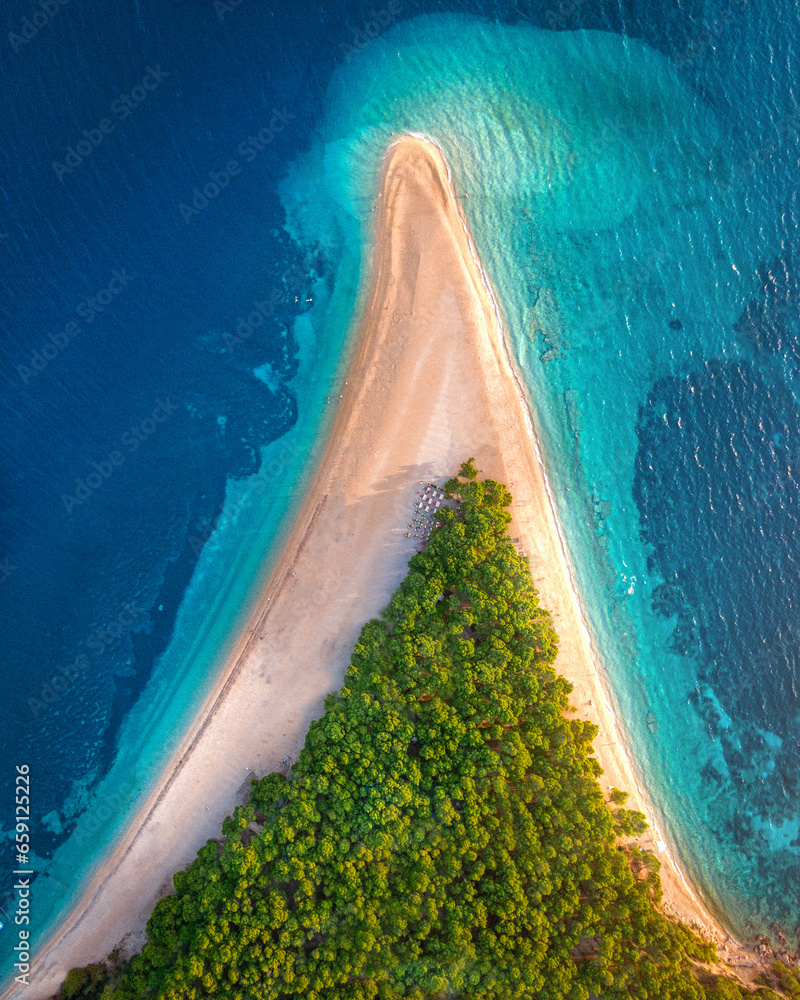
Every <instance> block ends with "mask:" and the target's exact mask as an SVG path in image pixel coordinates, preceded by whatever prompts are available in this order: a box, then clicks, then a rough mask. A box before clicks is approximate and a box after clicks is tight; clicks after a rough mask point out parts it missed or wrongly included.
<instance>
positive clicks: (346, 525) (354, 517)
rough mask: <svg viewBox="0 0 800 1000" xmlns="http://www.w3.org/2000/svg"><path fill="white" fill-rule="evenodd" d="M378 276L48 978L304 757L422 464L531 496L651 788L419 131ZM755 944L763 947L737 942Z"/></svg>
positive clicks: (678, 906)
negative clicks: (179, 729)
mask: <svg viewBox="0 0 800 1000" xmlns="http://www.w3.org/2000/svg"><path fill="white" fill-rule="evenodd" d="M374 215H375V223H374V234H373V245H372V248H371V258H370V265H369V266H370V277H369V284H368V286H367V292H366V294H365V296H364V298H363V299H362V307H361V312H360V315H359V316H358V317H356V318H355V320H354V322H355V324H356V326H355V328H354V330H353V331H352V334H351V336H350V338H349V343H350V356H349V358H348V360H347V373H346V376H345V383H344V386H343V389H342V398H341V399H339V400H335V404H334V403H332V405H335V407H336V410H335V414H334V415H333V419H332V422H331V427H330V430H329V435H328V440H327V443H326V445H325V447H324V449H323V450H322V453H321V456H320V458H319V460H318V465H317V468H316V470H315V472H314V474H313V477H312V479H311V483H310V486H309V489H308V492H307V495H306V497H305V499H304V501H303V503H302V505H301V507H300V509H299V512H298V513H297V516H296V520H295V523H294V525H293V527H292V528H291V530H290V532H289V534H288V536H287V538H286V541H285V544H284V546H283V548H282V551H281V553H280V555H279V557H278V559H277V561H276V564H275V567H274V570H273V572H272V574H271V576H270V578H269V580H268V582H267V584H266V585H265V588H264V590H263V592H262V594H261V596H260V599H259V602H258V606H257V610H256V611H255V612H254V615H253V617H252V619H251V621H250V622H249V623H248V625H247V628H246V629H245V631H244V632H243V634H242V635H241V637H240V639H239V642H238V645H237V648H236V649H235V651H234V653H233V654H232V656H231V657H230V660H229V662H228V663H227V665H226V667H225V669H224V671H223V672H222V674H221V676H220V679H219V682H218V684H217V686H216V688H215V689H214V691H213V692H212V693H211V694H210V695H209V697H208V699H207V700H206V702H205V704H204V705H203V707H202V710H201V711H200V713H199V714H198V716H197V718H196V719H195V722H194V724H193V726H192V728H191V729H190V731H189V732H187V734H186V735H185V738H184V740H183V742H182V745H181V747H180V748H179V750H178V752H177V753H176V755H175V757H174V759H173V760H172V761H171V763H170V765H169V767H168V768H167V769H166V771H165V773H164V774H163V776H162V779H161V781H160V783H159V785H158V787H157V788H156V789H155V791H154V792H153V794H152V795H151V797H150V799H149V800H148V801H147V803H146V804H145V805H144V807H143V809H142V810H141V812H140V813H139V815H138V816H137V817H136V818H135V820H134V822H133V823H132V824H131V825H130V827H129V828H128V830H127V831H126V833H125V834H124V836H123V837H122V838H121V839H120V841H119V842H118V844H117V846H116V848H115V850H114V851H113V853H112V854H111V855H110V856H109V857H108V858H107V860H106V861H105V863H104V864H103V865H102V867H101V868H100V870H99V871H98V872H97V873H96V874H95V876H94V878H93V880H92V882H91V884H90V885H89V886H88V888H87V890H86V892H85V894H84V896H83V898H82V899H81V901H80V903H79V904H78V906H77V907H76V908H75V909H74V911H73V912H72V914H71V915H70V916H69V917H68V919H67V920H66V921H65V922H64V923H63V924H62V926H61V927H60V928H59V930H58V932H57V933H56V934H55V935H54V936H53V937H52V938H51V940H50V941H49V942H48V943H47V945H46V946H45V947H44V948H42V949H40V950H39V951H38V953H34V955H33V957H32V963H33V965H32V968H33V974H32V977H31V986H30V987H24V986H16V985H13V984H12V988H11V989H9V990H7V991H6V993H4V994H3V996H13V997H17V996H18V997H22V996H24V997H26V998H27V1000H40V998H45V997H48V996H50V995H52V994H53V993H54V992H55V990H56V989H57V987H58V985H59V984H60V983H61V982H62V981H63V978H64V976H65V974H66V972H67V971H68V969H69V968H71V967H73V966H76V965H84V964H87V963H89V962H92V961H97V960H100V959H103V958H104V957H105V956H106V955H108V953H109V952H110V951H111V950H112V948H114V947H115V946H116V945H117V944H119V943H120V942H121V941H125V943H126V947H127V948H128V949H135V948H138V946H139V945H140V944H141V943H142V941H143V932H144V927H145V923H146V921H147V917H148V915H149V913H150V910H151V909H152V907H153V905H154V903H155V902H156V900H157V899H158V898H160V897H161V896H163V895H165V894H167V893H168V892H169V891H170V890H171V887H172V882H171V878H172V874H173V873H174V872H175V871H177V870H179V869H181V868H182V867H184V866H185V865H186V864H188V863H189V862H190V861H191V860H192V858H193V857H194V855H195V853H196V852H197V850H198V848H199V847H201V846H202V845H203V844H204V843H205V842H206V840H207V839H208V838H210V837H214V836H218V835H219V830H220V824H221V822H222V819H223V818H224V817H225V815H227V814H228V813H229V812H230V811H231V809H232V807H233V805H234V802H235V801H236V799H237V795H240V796H241V795H242V794H243V793H244V786H245V784H246V782H247V781H248V780H249V776H250V775H251V774H254V775H258V776H260V775H262V774H264V773H266V772H268V771H271V770H276V769H280V768H281V767H282V765H281V761H282V760H283V759H284V758H287V757H292V758H296V757H297V754H298V751H299V749H300V747H301V746H302V744H303V740H304V738H305V734H306V731H307V729H308V726H309V723H310V722H311V720H312V719H314V718H316V717H318V716H319V715H321V714H322V711H323V702H324V699H325V696H326V695H327V694H328V693H329V692H331V691H334V690H336V689H337V688H338V687H339V686H340V685H341V681H342V677H343V675H344V672H345V670H346V669H347V666H348V663H349V658H350V653H351V651H352V648H353V645H354V643H355V641H356V639H357V637H358V633H359V630H360V628H361V626H362V624H363V623H364V622H366V621H367V620H369V619H370V618H372V617H375V616H377V615H378V614H379V613H380V612H381V610H382V609H383V608H384V607H385V606H386V604H387V603H388V601H389V598H390V596H391V593H392V591H393V590H394V588H395V587H396V586H397V584H398V583H399V582H400V580H401V579H402V577H403V576H404V574H405V569H406V563H407V561H408V559H409V558H410V557H411V556H412V555H413V554H414V552H415V551H416V549H417V547H418V546H419V545H420V543H419V541H418V540H416V539H415V538H414V537H409V534H408V524H409V522H410V521H411V519H412V513H413V509H414V504H415V502H416V500H417V499H418V497H417V491H418V490H420V489H421V488H424V487H421V486H420V484H421V483H423V484H424V483H439V484H443V483H444V482H445V481H446V480H447V479H448V478H449V477H450V476H451V475H453V474H454V473H455V472H456V471H457V470H458V468H459V466H460V464H461V462H462V461H463V460H464V459H466V458H467V457H468V456H470V455H472V456H475V460H476V465H477V466H478V468H479V469H480V470H481V473H482V474H483V475H484V476H491V477H492V478H494V479H498V480H500V481H502V482H504V483H506V484H507V485H508V487H509V489H510V490H511V493H512V494H513V496H514V504H513V508H512V514H513V524H512V531H511V533H512V536H513V537H514V538H515V541H516V543H517V545H518V548H519V549H520V551H522V552H524V553H525V554H526V555H527V556H528V558H529V562H530V568H531V571H532V574H533V577H534V580H535V582H536V586H537V587H538V589H539V591H540V594H541V599H542V603H543V605H544V606H545V607H546V608H548V609H549V611H550V612H551V614H552V616H553V620H554V624H555V627H556V629H557V631H558V633H559V636H560V640H561V644H560V651H559V655H558V660H557V662H556V669H557V670H558V671H559V672H560V673H561V674H563V675H564V676H566V677H567V678H568V679H569V680H570V681H571V682H572V683H573V685H574V688H575V689H574V692H573V695H572V703H573V705H574V707H575V711H576V712H577V714H579V715H580V716H581V717H583V718H589V719H591V720H592V721H594V722H595V723H596V724H597V725H598V727H599V734H598V737H597V740H596V742H595V747H596V751H597V756H598V758H599V760H600V763H601V765H602V767H603V769H604V772H605V774H604V776H603V779H602V781H603V783H604V786H616V787H619V788H622V789H625V790H627V791H629V792H630V793H631V798H630V800H629V803H628V804H629V806H630V807H632V808H638V809H641V810H642V811H644V812H645V813H646V814H647V815H648V816H649V815H650V811H649V810H648V808H647V805H646V802H645V801H644V798H643V796H642V794H641V793H640V792H639V790H638V789H637V781H636V777H635V772H634V769H633V767H632V766H631V762H630V761H629V760H628V758H627V756H626V754H625V751H624V747H623V745H622V743H621V741H620V739H619V738H618V732H617V728H616V724H615V720H614V718H613V714H612V712H611V710H610V707H609V705H610V703H609V701H608V699H607V697H606V694H605V692H604V690H603V687H602V684H601V680H600V676H599V673H598V667H597V665H596V664H595V662H594V660H593V658H592V653H591V648H590V643H589V638H588V634H587V631H586V629H585V626H584V624H583V620H582V617H581V612H580V606H579V602H578V598H577V596H576V594H575V590H574V587H573V585H572V580H571V575H570V572H569V566H568V561H567V559H566V556H565V552H564V548H563V544H562V539H561V536H560V533H559V529H558V525H557V522H556V519H555V515H554V512H553V507H552V504H551V500H550V497H549V496H548V489H547V484H546V480H545V477H544V473H543V470H542V465H541V462H540V456H539V454H538V451H537V445H536V441H535V438H534V435H533V431H532V427H531V422H530V416H529V413H528V410H527V407H526V403H525V399H524V395H523V392H522V389H521V386H520V383H519V381H518V379H517V378H516V376H515V373H514V370H513V365H512V363H511V361H510V359H509V357H508V355H507V353H506V349H505V346H504V343H503V340H502V336H501V329H500V325H499V322H498V320H499V310H498V307H497V304H496V302H495V300H494V298H493V296H492V294H491V290H490V287H489V285H488V282H487V280H486V278H485V276H484V275H483V274H482V271H481V269H480V266H479V263H478V261H477V257H476V256H475V254H474V252H473V248H472V246H471V242H470V239H469V235H468V232H467V229H466V226H465V223H464V219H463V215H462V212H461V208H460V203H459V197H458V195H457V193H456V192H455V191H454V190H453V186H452V183H451V181H450V178H449V175H448V171H447V167H446V164H445V163H444V160H443V159H442V157H441V155H440V153H439V152H438V150H437V149H436V147H435V146H434V145H433V144H432V143H430V142H428V141H426V140H424V139H423V138H422V137H403V138H402V139H400V140H398V141H397V142H396V143H395V144H394V145H393V146H392V147H391V149H390V150H389V151H388V153H387V156H386V160H385V164H384V171H383V177H382V182H381V189H380V193H379V195H378V193H377V192H376V207H375V210H374ZM657 836H658V835H657V833H651V834H648V836H647V837H646V838H645V839H644V844H645V846H648V847H650V848H651V849H653V850H661V857H662V861H663V862H664V866H663V869H662V878H663V883H664V897H665V909H666V910H667V911H668V912H669V913H671V914H674V915H675V916H677V917H679V918H681V919H682V920H684V921H686V922H687V923H689V924H691V925H694V926H696V927H698V928H699V929H700V930H701V931H702V932H703V933H705V934H706V935H707V936H709V937H713V938H715V939H716V940H717V942H718V943H719V944H720V945H721V946H726V945H727V946H730V948H731V951H729V952H727V953H726V952H724V951H722V954H723V956H724V957H727V958H729V960H731V961H732V962H733V964H737V959H736V956H737V954H739V950H738V949H737V948H736V947H735V943H734V942H732V941H730V939H729V938H728V937H727V935H726V934H725V932H724V931H723V929H722V928H721V927H720V926H719V925H718V924H717V923H716V921H715V920H714V919H713V918H712V916H711V915H710V914H709V913H708V912H707V911H706V909H705V908H704V906H703V905H702V903H701V901H700V900H699V898H698V897H697V895H696V894H695V893H694V892H693V891H692V890H691V888H690V887H689V886H688V885H687V884H686V883H685V882H684V880H683V879H682V877H681V875H680V872H679V871H678V869H677V867H676V866H675V864H674V863H673V861H672V859H671V856H670V853H669V850H664V849H663V848H664V845H661V844H659V843H657V842H656V841H657ZM738 961H740V962H741V964H746V963H747V964H749V961H750V957H749V956H746V955H745V954H744V952H741V953H740V958H739V959H738Z"/></svg>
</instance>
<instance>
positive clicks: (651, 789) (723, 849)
mask: <svg viewBox="0 0 800 1000" xmlns="http://www.w3.org/2000/svg"><path fill="white" fill-rule="evenodd" d="M403 132H418V133H423V134H425V135H427V136H429V137H430V138H432V139H433V140H434V141H435V142H436V143H437V144H438V145H439V146H440V147H441V148H442V149H443V151H444V153H445V156H446V158H447V160H448V162H449V164H450V166H451V169H452V172H453V175H454V178H455V181H456V186H457V189H458V191H459V192H460V193H464V194H465V195H468V198H465V200H464V201H463V205H464V209H465V212H466V215H467V218H468V221H469V224H470V226H471V229H472V232H473V235H474V239H475V243H476V246H477V249H478V252H479V254H480V256H481V258H482V261H483V263H484V265H485V268H486V270H487V272H488V274H489V276H490V279H491V281H492V282H493V284H494V286H495V289H496V291H497V293H498V298H499V301H500V303H501V305H502V309H503V313H504V322H505V326H506V333H507V336H508V337H509V339H510V342H511V345H512V349H513V352H514V354H515V356H516V358H517V362H518V365H519V367H520V370H521V372H522V374H523V378H524V382H525V385H526V387H527V391H528V392H529V396H530V400H531V401H532V407H531V408H532V412H533V417H534V423H535V426H536V429H537V433H538V435H539V438H540V443H541V445H542V450H543V453H544V455H545V461H546V466H547V472H548V475H549V478H550V482H551V484H552V486H553V491H554V495H555V498H556V504H557V508H558V514H559V517H560V520H561V522H562V525H563V528H564V531H565V534H566V538H567V541H568V547H569V550H570V554H571V558H572V561H573V563H574V571H575V575H576V579H577V582H578V586H579V591H580V593H581V596H582V602H583V604H584V610H585V613H586V615H587V618H588V623H589V625H590V631H591V633H592V636H593V639H594V643H595V646H596V650H597V652H598V659H599V662H600V664H601V668H602V670H603V671H605V672H606V674H607V678H608V681H609V687H610V690H611V694H612V698H613V700H614V702H615V705H616V708H617V711H618V714H619V716H620V718H621V719H622V721H623V726H624V729H625V738H626V740H627V741H628V743H629V748H630V750H631V753H632V756H633V757H634V759H635V760H636V762H637V763H638V766H639V769H640V779H641V781H642V784H643V785H644V786H645V787H646V789H647V792H648V794H649V796H650V797H651V800H652V801H653V803H654V806H655V813H656V816H655V819H656V821H657V824H658V826H659V829H660V831H661V833H662V834H663V835H665V836H666V839H667V840H668V842H669V843H670V844H671V845H672V847H673V848H675V849H676V850H677V852H678V854H679V855H680V857H681V859H682V863H683V865H684V867H685V868H686V869H688V872H689V874H690V876H691V878H692V879H693V880H694V881H695V882H696V884H697V885H698V886H699V887H700V888H701V890H702V892H703V894H704V895H705V896H706V898H707V900H708V901H709V903H710V905H711V906H712V907H713V908H714V909H716V910H717V912H719V913H722V914H724V916H725V920H726V921H727V923H728V924H729V926H732V927H733V928H734V929H736V930H742V929H743V928H744V925H745V923H746V921H748V920H749V921H752V922H753V923H754V924H755V925H756V926H764V925H765V924H766V922H767V921H768V920H769V919H770V918H771V917H773V916H774V913H773V911H772V910H771V901H774V900H775V899H776V898H777V897H776V894H777V893H779V892H780V887H779V885H763V884H762V885H759V886H758V887H756V888H755V889H754V887H753V878H754V871H755V869H754V867H753V859H752V857H748V856H747V855H746V854H745V853H744V852H742V851H740V850H739V849H738V848H737V847H736V846H735V845H734V844H733V843H732V841H731V840H730V839H729V837H728V835H727V833H726V830H725V829H724V826H725V823H726V822H727V821H728V820H729V819H730V818H731V817H733V816H735V815H736V812H737V810H738V809H739V808H740V804H739V802H738V801H737V797H736V791H735V789H734V786H733V785H732V784H731V783H730V782H728V783H727V785H726V786H725V787H724V788H723V790H722V792H720V793H718V794H716V797H715V801H714V802H713V803H710V802H709V801H708V796H707V792H706V790H704V787H703V786H702V783H701V780H700V777H699V775H698V766H699V765H698V762H706V761H714V762H715V765H716V767H717V769H718V771H719V773H720V774H722V775H725V774H726V772H727V768H726V764H725V761H724V759H723V758H722V756H721V754H720V753H719V750H718V747H717V745H716V744H715V743H714V741H713V739H712V738H711V737H710V736H709V733H708V731H707V729H706V727H705V726H704V725H703V723H702V722H701V720H700V718H699V717H698V715H697V713H696V712H695V711H694V709H693V708H692V707H691V706H690V704H689V702H688V700H687V691H692V690H693V689H694V688H695V687H696V685H697V679H696V677H695V676H694V673H693V667H692V663H691V661H689V660H686V659H684V658H682V657H680V656H677V655H674V654H672V653H670V652H668V651H667V644H668V641H669V637H670V633H671V632H672V630H673V628H674V622H671V621H669V620H667V619H664V618H657V617H656V616H655V615H654V614H653V612H652V610H651V605H650V598H651V594H652V591H653V589H654V587H655V586H657V585H658V584H659V583H660V582H661V580H660V579H658V578H653V576H652V574H651V573H650V572H649V571H648V567H647V556H648V552H647V550H646V549H645V547H644V545H643V543H642V542H641V540H640V536H639V520H638V512H637V509H636V505H635V503H634V500H633V496H632V484H633V475H634V459H635V455H636V450H637V446H638V439H637V435H636V424H637V419H638V414H639V407H640V406H641V405H642V404H643V403H644V402H645V400H646V397H647V393H648V391H649V389H650V388H651V386H652V384H653V382H654V381H655V380H656V379H658V378H660V377H663V376H666V375H683V374H685V373H686V372H687V371H689V370H690V369H691V368H692V366H693V365H696V364H697V363H698V361H699V359H702V358H706V357H709V356H712V355H716V356H722V357H729V358H730V357H735V356H736V354H737V351H738V350H739V348H738V347H737V344H736V342H735V340H734V338H733V335H732V333H731V327H732V324H733V322H734V321H735V320H736V318H737V317H738V316H739V315H740V313H741V311H742V308H743V306H744V304H745V303H746V301H747V299H748V297H749V295H750V294H751V290H750V288H749V287H748V281H749V280H750V279H749V276H751V275H752V274H753V270H754V267H755V264H756V253H757V252H758V251H759V249H760V248H759V241H760V237H759V234H758V220H757V218H756V217H755V215H754V213H752V212H751V213H750V215H749V216H748V215H747V214H746V213H745V212H743V211H742V199H743V198H744V197H745V192H744V191H743V190H742V185H741V183H737V184H733V185H731V184H730V183H729V180H730V178H731V176H732V175H734V174H735V171H736V163H735V162H734V161H732V160H731V159H730V158H729V154H728V152H727V151H726V150H727V142H726V137H725V133H724V128H723V127H722V125H721V124H720V123H719V122H717V121H715V119H714V117H713V115H712V114H711V113H710V112H709V111H708V110H706V109H704V107H703V106H702V103H701V102H700V101H699V100H698V98H697V96H696V95H695V94H694V93H693V92H692V91H690V90H689V89H688V88H687V87H686V86H685V85H684V84H683V83H682V82H681V80H680V79H679V77H678V75H677V72H676V70H675V68H674V67H673V66H672V65H671V64H670V63H669V62H668V61H667V60H666V59H664V58H663V57H662V56H660V55H659V54H658V53H656V52H654V51H653V50H651V49H649V48H648V47H647V46H645V45H644V44H642V43H638V42H635V41H632V40H630V39H623V38H621V37H619V36H616V35H610V34H604V33H600V32H577V33H551V32H545V31H539V30H536V29H532V28H528V27H525V26H516V27H509V26H502V25H496V24H489V23H485V22H480V21H475V20H469V19H466V18H463V17H461V16H458V15H443V16H436V17H431V18H423V19H419V20H416V21H412V22H407V23H405V24H403V25H401V26H399V27H398V28H396V29H393V30H392V31H390V32H387V33H386V35H385V36H384V37H383V38H380V39H376V40H374V41H373V42H371V43H370V45H368V46H367V47H366V48H365V49H364V50H363V52H362V53H361V54H359V56H358V57H357V58H355V59H353V61H352V62H351V63H350V64H349V65H347V66H344V67H343V68H342V69H341V70H340V71H339V73H338V74H337V75H336V76H335V77H334V78H333V80H332V82H331V85H330V89H329V107H328V114H327V116H326V118H325V120H324V122H323V123H322V124H321V126H320V128H319V131H318V141H317V142H316V144H315V145H314V147H313V149H312V150H311V151H310V152H309V154H308V155H307V156H306V157H305V158H304V159H303V160H302V161H301V162H298V163H296V164H295V166H294V168H293V170H292V171H291V173H290V176H289V178H288V180H287V182H286V184H285V186H284V191H283V195H282V197H283V200H284V203H285V205H286V207H287V211H288V214H289V219H290V224H289V228H290V230H291V231H292V234H293V235H294V236H295V238H297V239H298V240H299V241H300V242H301V243H303V244H308V245H313V244H317V243H319V244H321V245H322V246H323V247H324V248H325V251H326V253H327V254H328V255H329V257H330V258H331V259H332V260H334V261H337V260H341V261H346V262H347V270H348V273H349V274H355V273H357V271H358V268H359V266H360V264H361V263H362V262H363V254H364V248H365V246H366V244H367V240H368V231H369V225H370V220H371V211H372V207H373V205H374V204H375V200H376V190H377V179H378V171H379V168H380V163H381V158H382V156H383V154H384V152H385V150H386V147H387V146H388V145H389V144H390V143H391V142H392V141H393V138H394V137H397V136H398V135H399V134H401V133H403ZM340 287H341V283H340ZM350 294H352V295H353V297H355V290H354V289H351V292H350ZM678 315H680V316H683V317H684V319H685V318H686V317H687V316H695V317H697V316H702V323H700V322H697V323H688V322H685V323H684V324H683V327H682V328H681V329H671V328H670V326H669V323H670V321H671V320H672V319H673V318H674V317H677V316H678ZM327 322H330V323H335V322H337V318H336V317H330V318H329V319H328V320H327ZM648 712H652V713H654V714H655V717H656V719H657V721H658V731H657V734H655V735H654V734H652V733H651V732H650V731H649V730H648V726H647V724H646V719H647V717H648ZM650 719H651V720H652V716H650ZM779 742H780V741H778V743H779ZM704 795H705V796H706V798H705V799H704ZM778 839H779V840H780V836H779V837H778Z"/></svg>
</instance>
